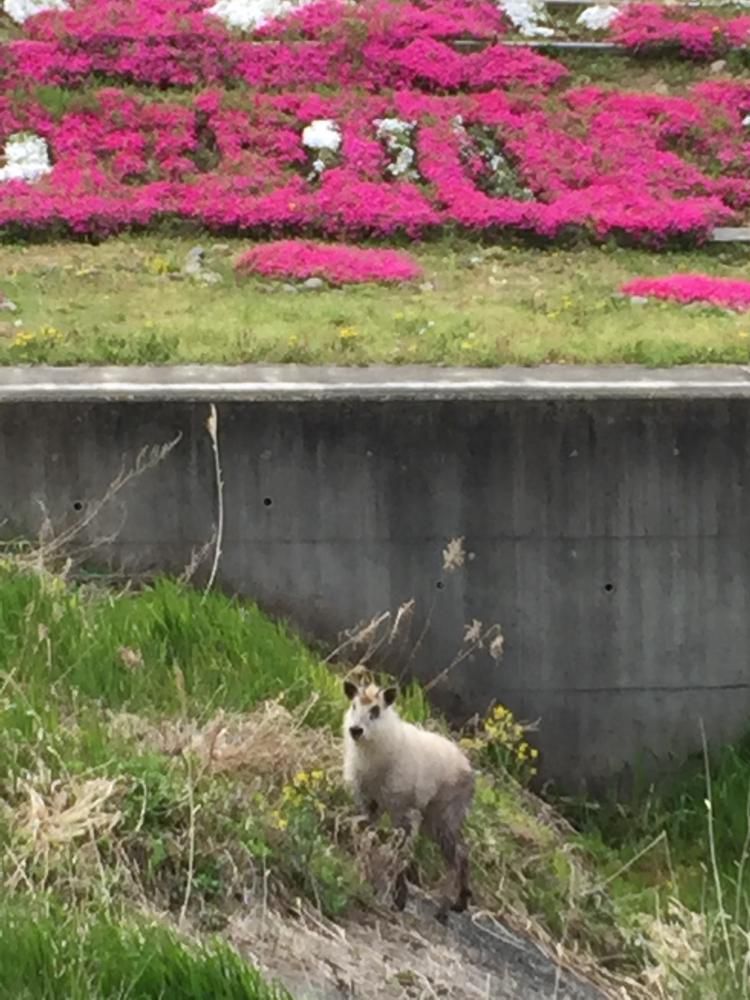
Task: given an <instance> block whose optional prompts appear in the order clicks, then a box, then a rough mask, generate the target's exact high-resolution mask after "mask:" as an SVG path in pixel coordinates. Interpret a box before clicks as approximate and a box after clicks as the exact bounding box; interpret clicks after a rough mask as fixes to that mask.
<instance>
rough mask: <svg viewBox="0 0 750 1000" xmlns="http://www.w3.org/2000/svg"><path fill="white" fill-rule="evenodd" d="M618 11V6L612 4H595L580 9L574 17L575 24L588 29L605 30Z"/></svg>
mask: <svg viewBox="0 0 750 1000" xmlns="http://www.w3.org/2000/svg"><path fill="white" fill-rule="evenodd" d="M619 13H620V8H619V7H613V6H612V4H595V5H594V6H593V7H587V8H586V10H582V11H581V13H580V14H579V15H578V17H577V18H576V24H580V25H581V26H582V27H584V28H588V29H589V31H606V29H607V28H608V27H609V26H610V25H611V24H612V22H613V21H614V20H615V18H616V17H617V15H618V14H619Z"/></svg>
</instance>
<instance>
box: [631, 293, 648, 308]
mask: <svg viewBox="0 0 750 1000" xmlns="http://www.w3.org/2000/svg"><path fill="white" fill-rule="evenodd" d="M630 304H631V305H633V306H645V305H648V299H647V298H646V296H645V295H631V296H630Z"/></svg>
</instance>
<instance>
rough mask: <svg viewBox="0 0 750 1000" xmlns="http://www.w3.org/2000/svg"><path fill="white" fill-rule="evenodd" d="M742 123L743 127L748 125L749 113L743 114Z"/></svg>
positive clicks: (749, 123) (749, 124) (749, 122)
mask: <svg viewBox="0 0 750 1000" xmlns="http://www.w3.org/2000/svg"><path fill="white" fill-rule="evenodd" d="M742 124H743V125H744V126H745V128H747V127H748V126H750V115H745V117H744V118H743V119H742Z"/></svg>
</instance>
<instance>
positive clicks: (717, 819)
mask: <svg viewBox="0 0 750 1000" xmlns="http://www.w3.org/2000/svg"><path fill="white" fill-rule="evenodd" d="M749 779H750V736H748V737H746V738H744V739H743V740H741V741H739V742H738V743H737V744H735V745H733V746H726V747H723V748H719V749H716V750H714V751H712V752H711V753H710V754H708V755H696V756H695V757H694V758H693V759H691V760H689V761H687V762H686V763H685V764H684V765H683V767H682V768H681V769H680V770H679V771H678V773H677V774H676V775H673V776H672V777H670V778H669V779H665V780H662V781H661V782H660V783H659V784H658V785H657V786H653V785H651V786H647V785H642V786H641V787H638V788H636V790H635V791H634V794H633V798H632V800H631V801H629V802H626V803H623V802H612V801H606V800H605V801H603V802H599V803H583V802H578V803H575V804H572V805H571V804H570V803H568V804H566V809H567V812H568V815H569V816H570V817H571V819H572V820H573V821H574V823H575V824H576V826H577V827H578V829H579V830H580V834H581V843H582V845H584V846H585V849H586V850H587V852H589V853H590V854H591V855H592V856H593V857H595V858H596V859H597V862H598V864H599V865H600V866H601V870H602V873H603V878H604V879H605V880H606V881H607V884H608V887H609V889H610V891H611V893H612V899H613V904H614V906H615V911H616V913H617V914H618V917H617V919H618V922H619V924H620V925H621V926H622V927H627V926H630V927H631V928H633V929H634V931H636V929H640V928H642V927H643V922H644V917H645V916H646V915H649V914H655V915H658V920H657V921H656V925H655V926H656V928H657V937H658V934H659V928H661V932H662V933H661V946H662V948H661V952H660V954H659V957H660V960H661V961H662V962H663V963H664V964H665V965H666V966H667V967H671V968H670V973H671V979H672V980H673V982H674V988H675V989H676V990H677V992H676V995H677V996H679V997H681V998H683V1000H703V998H705V997H716V998H722V1000H724V998H726V1000H744V998H746V997H749V996H750V970H749V969H748V956H749V954H750V950H749V947H748V941H749V938H750V856H749V852H750V791H749V790H748V789H749V787H750V784H749ZM636 932H637V931H636ZM658 952H659V949H658V948H657V953H658Z"/></svg>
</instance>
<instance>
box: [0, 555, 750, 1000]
mask: <svg viewBox="0 0 750 1000" xmlns="http://www.w3.org/2000/svg"><path fill="white" fill-rule="evenodd" d="M344 707H345V699H344V697H343V694H342V692H341V684H340V675H339V676H337V672H336V671H334V670H332V669H331V668H330V667H329V666H327V665H326V664H325V663H324V662H322V661H321V659H320V655H319V653H317V652H316V651H314V650H311V649H309V648H307V647H306V646H305V645H304V644H303V643H302V642H301V641H300V639H299V638H298V637H297V636H295V635H294V633H293V632H292V631H291V630H289V629H288V628H286V627H284V626H282V625H279V624H277V623H273V622H271V621H269V620H268V619H267V618H265V616H263V615H262V614H261V613H260V612H259V611H258V609H257V608H255V607H254V606H252V605H250V604H247V603H245V602H241V601H237V600H232V599H230V598H228V597H225V596H222V595H220V594H209V595H208V596H207V597H206V598H205V599H204V597H203V595H201V594H200V593H198V592H195V591H194V590H192V589H190V588H189V587H187V586H185V585H182V584H178V583H176V582H174V581H170V580H158V581H156V582H155V583H154V584H153V585H151V586H149V587H146V588H144V589H142V590H139V591H136V590H132V589H131V590H127V591H124V592H123V591H115V590H108V589H104V588H103V587H100V586H94V585H91V584H87V585H83V586H82V585H73V584H68V583H64V582H63V581H61V580H60V579H59V578H58V577H56V576H54V575H51V574H47V573H42V574H39V573H30V572H28V571H26V570H23V569H21V568H19V563H18V561H17V559H15V558H11V557H8V558H6V559H5V561H4V562H3V564H2V568H0V893H2V896H1V897H0V898H2V900H3V902H2V905H0V932H1V933H0V996H6V995H7V996H13V997H16V996H18V997H29V1000H37V998H46V997H50V998H51V997H53V996H55V993H54V989H55V988H58V990H59V989H61V987H59V983H62V984H64V988H62V992H58V994H57V995H60V996H62V995H65V996H66V997H67V996H70V997H73V998H77V997H79V996H80V997H83V996H91V997H98V996H102V997H104V996H122V997H123V998H124V997H125V996H138V997H141V996H142V997H144V998H145V997H151V996H158V995H160V994H159V990H160V989H162V991H163V992H164V995H175V996H177V995H179V996H185V997H186V998H190V997H193V996H196V997H197V996H200V995H202V994H201V990H204V991H205V993H204V994H203V995H206V996H211V995H216V996H220V997H223V996H226V997H235V996H248V997H255V996H258V997H266V996H271V995H272V994H270V993H268V992H264V989H265V987H263V986H262V985H258V986H257V992H255V993H253V992H252V990H253V989H256V986H254V985H253V984H254V983H255V982H256V978H255V973H254V972H253V971H252V970H251V969H248V968H247V967H246V966H245V965H244V964H243V963H242V961H241V959H240V958H239V957H238V956H237V955H236V954H235V953H234V952H232V951H228V950H226V949H224V950H222V948H221V947H219V946H216V945H215V944H214V943H213V937H212V935H215V934H216V933H219V934H221V933H222V931H223V929H224V928H225V927H226V926H227V924H228V923H229V921H230V920H231V919H232V915H233V914H234V913H236V912H237V911H238V908H239V910H240V911H241V910H242V907H243V906H245V905H246V893H247V892H248V887H257V886H258V885H260V884H262V885H267V887H268V894H269V895H268V899H269V905H271V906H277V907H280V908H282V909H284V908H285V907H288V906H289V905H290V900H296V899H298V898H299V899H302V900H303V901H304V905H306V906H311V907H314V908H315V909H317V910H318V911H320V912H321V913H322V914H323V915H324V916H326V917H328V918H331V919H340V918H344V917H347V916H349V917H351V916H352V915H353V914H356V913H357V912H359V911H360V910H361V909H362V908H365V909H367V908H369V907H371V905H372V904H373V901H374V899H375V897H376V895H377V894H378V893H379V892H380V891H381V889H382V886H378V885H377V884H375V883H371V881H370V877H371V876H372V873H373V872H375V873H377V871H378V867H379V866H381V867H382V862H383V858H384V857H387V856H388V853H387V852H388V851H390V850H391V846H392V839H391V835H390V833H389V829H388V826H387V824H385V825H384V826H383V827H382V829H381V830H380V831H379V833H378V837H377V839H376V842H375V844H374V846H372V845H371V848H367V850H372V851H375V853H374V854H367V852H366V851H365V853H364V854H363V853H362V852H363V850H364V848H363V844H362V843H361V842H360V841H359V840H358V838H357V836H356V834H355V831H354V830H353V828H352V826H351V824H350V823H349V819H350V818H351V816H352V814H353V807H352V804H351V803H350V801H349V799H348V796H347V793H346V792H345V790H344V788H343V786H342V784H341V780H340V773H339V770H338V763H339V760H340V747H339V745H338V743H337V740H336V736H335V734H336V731H337V730H338V727H339V724H340V719H341V714H342V712H343V710H344ZM402 711H403V712H404V714H406V715H407V716H408V717H410V718H415V719H419V720H422V721H426V722H427V723H428V724H431V725H437V726H442V725H443V723H442V722H441V720H440V719H436V718H432V719H430V718H429V717H428V713H427V709H426V706H425V701H424V696H423V694H422V692H421V691H420V690H418V689H416V688H411V689H410V690H408V691H407V692H405V693H404V696H403V698H402ZM496 724H498V723H496ZM498 725H499V724H498ZM220 727H221V728H223V729H224V730H225V731H226V732H227V733H228V734H229V737H230V739H229V743H228V744H227V746H229V748H230V751H231V753H230V754H229V756H224V751H223V750H220V749H219V750H217V749H216V747H217V745H218V744H217V743H216V740H217V738H218V737H217V733H218V732H219V728H220ZM514 739H515V743H513V744H512V746H511V742H512V741H511V742H507V743H506V742H502V743H498V744H495V743H491V744H489V745H488V744H483V745H480V746H479V747H477V746H472V747H471V748H470V752H472V753H474V754H475V763H476V764H477V766H479V767H480V768H481V770H482V776H481V778H480V780H479V783H478V788H477V795H476V801H475V804H474V808H473V810H472V814H471V816H470V819H469V836H470V840H471V845H472V859H473V881H474V888H475V891H476V894H477V905H479V906H480V907H481V908H484V909H488V910H490V911H491V912H492V911H495V912H498V913H500V914H501V915H502V916H503V918H504V919H506V920H510V921H511V922H513V921H515V922H517V923H518V925H520V926H524V927H531V928H533V929H534V931H535V933H536V934H537V936H538V937H539V938H541V939H542V940H544V941H546V942H548V944H549V945H550V947H555V946H556V944H557V943H560V942H562V945H563V946H564V947H565V948H566V949H567V950H568V954H576V955H577V956H578V957H577V961H578V962H583V963H584V964H587V965H588V967H589V968H593V967H596V968H597V969H598V970H599V971H600V972H602V971H603V970H608V972H609V973H611V974H614V975H615V976H617V977H619V979H618V981H622V977H623V976H628V977H630V978H631V979H632V980H633V981H635V982H640V983H641V986H640V987H639V989H640V992H637V991H636V992H635V993H633V994H632V995H633V996H638V997H640V996H644V995H646V996H665V997H667V996H669V997H671V996H675V997H680V998H685V1000H694V998H695V1000H698V998H701V1000H703V998H704V997H712V998H717V1000H741V998H744V997H746V996H750V979H748V975H747V972H746V971H745V967H746V959H747V956H748V952H749V949H748V944H747V937H746V936H745V935H746V931H747V930H748V929H750V896H749V895H748V888H749V886H748V874H747V871H746V867H747V866H746V864H745V861H744V860H743V859H746V856H747V847H746V837H747V830H748V825H747V803H748V793H747V776H748V773H750V739H749V740H748V741H746V742H744V743H741V744H739V745H738V746H736V747H734V748H729V749H726V750H724V751H722V752H721V753H719V754H717V755H716V757H715V759H714V760H713V761H712V766H711V774H712V786H711V800H712V815H713V817H714V833H715V867H714V866H712V862H711V852H710V850H709V839H708V826H707V811H706V806H705V799H706V797H707V794H706V781H705V775H704V772H703V767H702V763H701V762H700V761H698V762H695V763H694V762H691V763H690V764H689V765H688V766H687V767H686V768H685V771H684V773H681V774H680V775H679V776H678V777H677V778H676V779H675V780H674V781H672V782H671V783H670V784H669V785H667V786H664V787H662V788H661V789H659V791H658V793H657V792H654V791H653V790H650V789H646V790H645V791H643V792H640V793H639V794H638V796H637V797H636V799H635V800H634V802H633V804H632V805H631V806H627V807H626V806H624V805H622V804H617V803H612V804H607V803H600V804H598V805H596V807H595V806H594V805H593V804H591V803H587V804H580V803H579V804H576V806H575V808H574V807H573V806H571V805H570V804H566V808H567V810H568V815H569V816H570V817H571V819H572V820H573V821H574V823H575V826H576V827H577V831H576V830H574V829H573V828H571V827H569V826H567V825H566V823H565V822H564V821H563V819H562V818H561V817H560V816H559V815H558V814H556V813H555V812H554V810H552V809H551V808H550V806H549V805H546V804H545V803H543V802H541V801H540V800H539V799H538V798H536V797H535V796H534V795H532V794H531V793H529V792H528V791H526V790H524V788H523V787H521V786H520V785H518V784H517V783H516V782H515V781H514V780H512V778H511V777H510V776H509V774H508V773H507V772H506V770H505V768H504V767H503V766H502V761H507V760H509V759H512V757H513V753H514V752H515V753H516V755H517V754H518V747H519V746H521V745H522V743H523V745H524V746H525V747H526V750H524V756H526V754H527V752H528V745H527V744H526V743H525V740H524V738H523V737H522V736H520V735H517V737H514ZM475 741H476V738H475ZM519 741H521V742H519ZM476 742H478V743H479V744H481V740H478V741H476ZM504 748H506V749H507V750H508V753H509V756H508V754H506V755H505V756H503V753H501V752H500V751H503V750H504ZM513 748H515V751H514V749H513ZM81 816H83V817H84V818H85V822H82V821H81V819H80V817H81ZM383 852H386V853H385V854H383ZM417 859H418V863H419V866H420V868H421V873H422V880H423V884H424V885H425V886H426V887H427V888H428V889H430V890H433V891H437V890H436V887H437V885H438V882H439V880H440V878H441V873H442V866H441V864H440V862H439V859H438V858H437V857H436V852H435V851H434V849H432V848H431V847H430V845H429V844H426V843H422V842H420V843H419V844H418V845H417ZM363 866H364V867H363ZM368 872H369V873H370V874H368ZM717 880H718V883H717ZM717 884H718V886H719V887H720V889H721V901H720V900H719V896H718V894H717ZM673 899H676V900H677V903H672V902H671V900H673ZM720 902H721V907H720ZM295 905H297V904H295ZM722 907H723V909H722ZM63 912H64V917H62V916H59V914H61V913H63ZM154 912H161V913H163V914H164V915H165V917H164V927H159V926H156V925H154V921H153V919H149V917H148V914H152V913H154ZM722 914H726V917H723V916H722ZM181 916H182V917H185V916H186V917H187V918H188V922H189V926H190V927H191V928H192V929H193V933H194V935H195V938H196V942H197V944H195V945H187V944H186V943H185V942H184V941H183V940H182V939H180V938H177V937H175V936H174V934H173V931H172V930H170V925H171V926H176V925H177V923H178V918H179V917H181ZM144 921H145V923H144ZM53 928H54V933H53ZM725 929H726V931H725ZM134 941H138V942H141V944H140V945H139V947H140V949H141V950H140V952H139V954H141V958H142V959H143V963H142V965H138V964H137V963H134V959H133V954H134V946H133V942H134ZM73 942H75V947H74V945H73ZM665 942H666V943H665ZM217 948H218V950H217ZM11 953H13V954H17V955H18V956H21V957H19V960H18V962H16V963H15V965H9V964H8V963H7V962H6V961H5V960H4V959H5V956H6V955H7V954H11ZM94 954H96V955H99V956H101V960H100V961H97V962H96V963H94V962H93V960H92V957H91V956H92V955H94ZM675 956H676V957H675ZM146 959H148V961H146ZM733 966H734V968H733ZM34 970H36V971H34ZM646 970H651V972H652V973H653V975H654V976H656V979H655V980H654V981H653V982H656V983H658V988H659V990H662V992H661V993H657V992H649V991H650V990H652V989H654V990H655V989H656V987H654V986H653V985H652V986H649V987H643V985H642V984H643V981H644V980H643V976H644V975H645V973H646ZM139 976H140V977H141V978H140V979H138V986H137V988H136V987H135V986H133V985H132V984H133V983H135V982H136V979H137V977H139ZM214 976H220V977H221V981H222V983H223V986H222V987H221V988H222V989H224V990H225V992H223V993H222V992H221V991H220V990H219V987H218V986H214V985H213V979H212V977H214ZM55 977H57V978H55ZM24 984H26V992H25V993H24V992H23V986H24ZM51 984H53V985H51ZM54 984H58V985H57V986H55V985H54ZM128 984H129V985H128ZM181 984H184V985H181ZM644 988H645V990H646V992H645V994H644V992H643V990H644ZM45 990H46V991H47V992H45ZM128 990H130V992H128ZM191 990H192V992H191ZM242 990H245V992H244V993H243V992H242Z"/></svg>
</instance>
